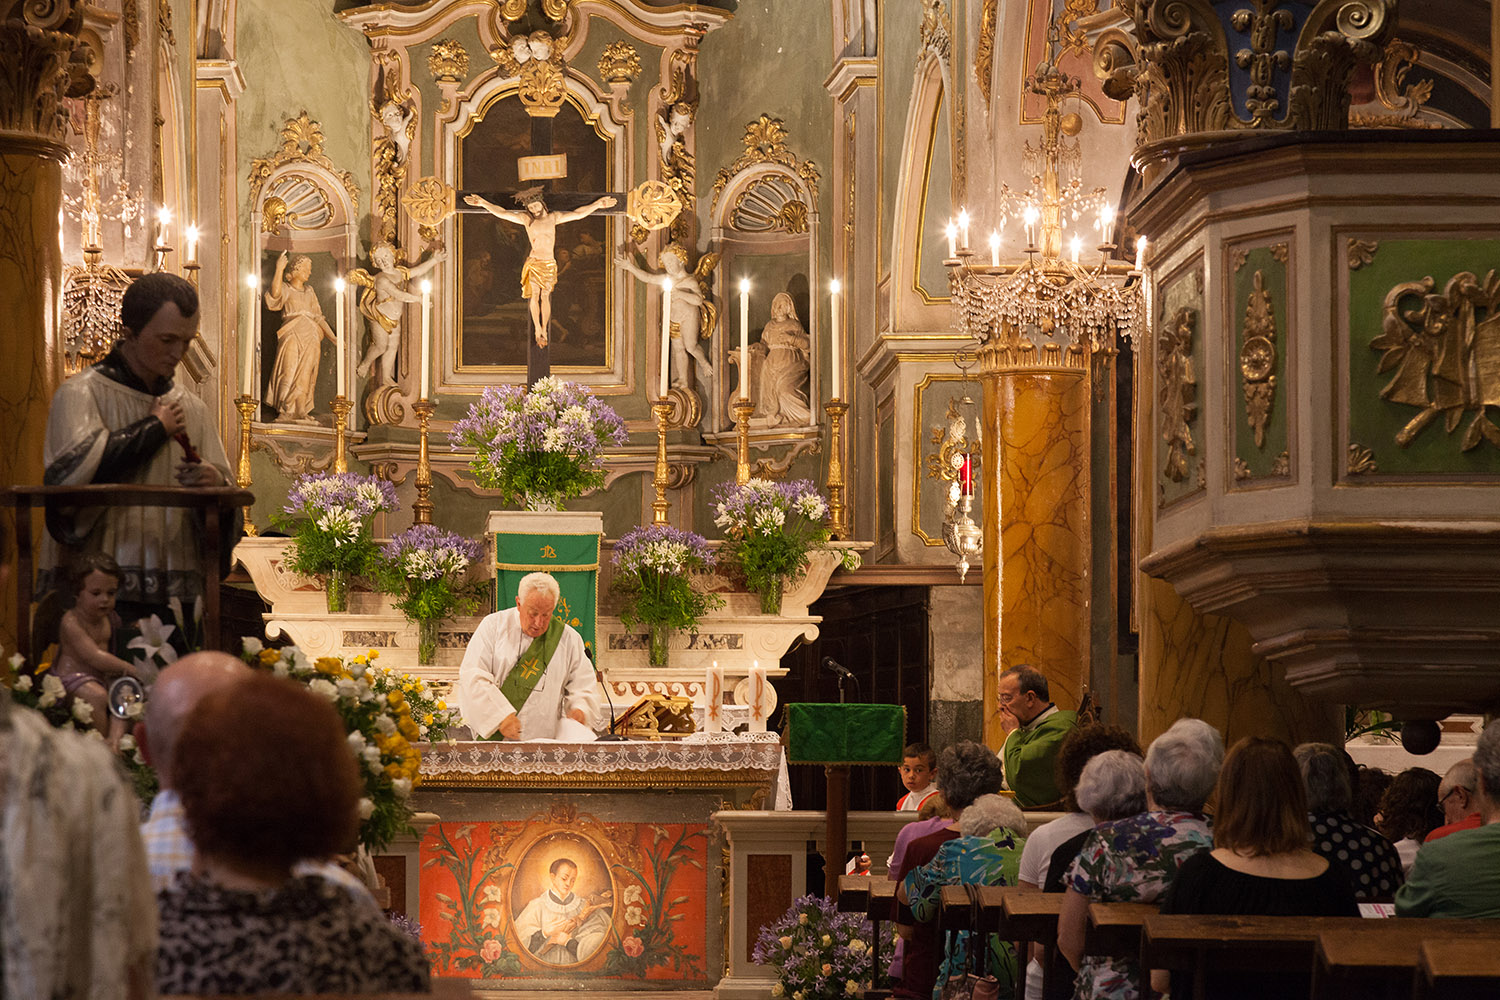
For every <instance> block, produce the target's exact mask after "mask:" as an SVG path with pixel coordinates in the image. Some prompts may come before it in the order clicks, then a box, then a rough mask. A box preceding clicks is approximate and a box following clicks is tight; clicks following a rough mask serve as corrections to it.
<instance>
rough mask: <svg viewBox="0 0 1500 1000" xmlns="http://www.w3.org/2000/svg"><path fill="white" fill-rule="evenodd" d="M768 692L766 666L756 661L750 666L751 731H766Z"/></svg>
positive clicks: (768, 711)
mask: <svg viewBox="0 0 1500 1000" xmlns="http://www.w3.org/2000/svg"><path fill="white" fill-rule="evenodd" d="M770 694H771V692H770V691H769V690H768V689H767V684H766V668H765V667H762V666H760V664H759V663H756V664H755V665H754V666H752V667H751V668H750V726H749V729H750V731H751V732H752V733H763V732H765V731H766V720H767V718H768V717H769V716H770V714H771V704H770V702H771V699H770Z"/></svg>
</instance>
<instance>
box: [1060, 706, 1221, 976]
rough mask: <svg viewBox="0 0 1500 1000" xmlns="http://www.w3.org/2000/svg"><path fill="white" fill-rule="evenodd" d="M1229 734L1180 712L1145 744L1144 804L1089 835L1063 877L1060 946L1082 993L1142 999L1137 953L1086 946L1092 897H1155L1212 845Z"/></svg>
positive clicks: (1130, 900) (1123, 899) (1114, 900)
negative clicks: (1110, 954) (1214, 797)
mask: <svg viewBox="0 0 1500 1000" xmlns="http://www.w3.org/2000/svg"><path fill="white" fill-rule="evenodd" d="M1223 762H1224V740H1223V738H1222V737H1221V736H1220V735H1219V732H1218V730H1216V729H1214V728H1213V727H1212V726H1210V725H1209V724H1208V723H1206V722H1203V721H1202V720H1199V719H1179V720H1178V721H1177V722H1175V723H1173V724H1172V727H1171V728H1170V729H1168V730H1167V731H1166V732H1164V733H1162V734H1161V735H1160V736H1158V737H1157V738H1156V739H1155V740H1154V741H1152V743H1151V746H1150V748H1149V749H1148V750H1147V751H1146V767H1145V771H1146V806H1147V810H1146V812H1143V813H1140V814H1139V815H1136V816H1131V817H1129V818H1127V819H1121V820H1116V821H1114V822H1112V823H1106V824H1104V825H1103V826H1100V827H1098V828H1097V829H1095V830H1094V831H1093V832H1092V833H1091V834H1089V836H1088V837H1087V839H1085V840H1084V842H1083V848H1082V850H1080V851H1079V854H1078V857H1077V859H1075V860H1074V862H1073V864H1072V866H1071V867H1070V868H1069V869H1068V873H1067V875H1066V877H1065V878H1064V883H1065V885H1066V886H1067V895H1066V897H1065V898H1064V900H1063V909H1062V914H1061V916H1060V917H1059V918H1058V922H1057V946H1058V949H1059V950H1060V951H1061V952H1062V953H1063V955H1064V957H1066V958H1067V960H1068V961H1069V963H1071V964H1072V965H1073V967H1074V968H1075V969H1077V970H1078V977H1077V979H1076V980H1075V981H1074V990H1075V992H1074V995H1075V996H1076V997H1077V998H1078V1000H1096V998H1108V1000H1136V998H1137V997H1139V996H1140V981H1141V969H1140V964H1139V963H1138V962H1137V961H1135V960H1134V959H1124V958H1103V957H1100V956H1094V955H1091V956H1088V957H1085V956H1084V954H1083V938H1084V930H1085V928H1086V926H1087V923H1088V907H1089V904H1090V903H1154V902H1156V901H1157V900H1159V899H1160V898H1161V897H1162V896H1163V895H1164V894H1165V893H1166V891H1167V887H1168V886H1170V885H1171V884H1172V878H1173V877H1174V876H1175V875H1176V874H1177V869H1178V867H1179V866H1180V865H1181V864H1182V862H1183V861H1184V860H1186V859H1187V858H1189V857H1191V856H1193V855H1194V854H1197V853H1198V852H1200V851H1206V850H1210V849H1211V848H1212V847H1213V830H1212V828H1211V827H1210V825H1209V822H1208V819H1207V818H1206V817H1205V816H1204V815H1203V807H1204V804H1205V803H1206V802H1207V801H1208V797H1209V795H1211V794H1212V793H1213V790H1214V785H1215V784H1216V783H1217V782H1218V780H1219V766H1220V765H1221V764H1222V763H1223Z"/></svg>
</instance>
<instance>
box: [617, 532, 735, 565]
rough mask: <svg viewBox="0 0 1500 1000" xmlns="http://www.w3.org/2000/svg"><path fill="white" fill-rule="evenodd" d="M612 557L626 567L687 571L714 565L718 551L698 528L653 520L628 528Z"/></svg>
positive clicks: (618, 563)
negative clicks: (716, 551)
mask: <svg viewBox="0 0 1500 1000" xmlns="http://www.w3.org/2000/svg"><path fill="white" fill-rule="evenodd" d="M612 561H613V562H614V564H615V565H616V566H617V567H619V568H620V569H622V570H625V571H630V570H642V569H652V570H656V571H657V572H658V573H686V572H688V571H690V570H703V569H708V568H709V567H711V566H713V564H714V551H713V549H712V548H711V547H710V546H709V544H708V539H706V538H704V537H703V536H702V535H700V534H698V533H696V532H692V531H684V530H682V529H681V528H674V527H672V526H671V525H669V524H650V525H645V526H643V527H640V528H635V529H633V530H632V531H629V532H627V533H626V534H625V536H624V537H623V538H621V539H620V540H619V541H618V542H616V543H615V553H614V556H613V558H612Z"/></svg>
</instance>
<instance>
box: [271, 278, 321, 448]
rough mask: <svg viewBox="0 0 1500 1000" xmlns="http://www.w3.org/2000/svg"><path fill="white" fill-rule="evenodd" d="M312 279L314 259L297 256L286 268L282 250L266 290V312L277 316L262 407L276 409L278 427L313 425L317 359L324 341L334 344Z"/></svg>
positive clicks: (314, 421)
mask: <svg viewBox="0 0 1500 1000" xmlns="http://www.w3.org/2000/svg"><path fill="white" fill-rule="evenodd" d="M311 277H312V258H310V257H306V256H303V255H302V254H298V255H297V256H296V257H293V258H291V262H290V264H288V261H287V252H286V251H285V250H283V251H281V256H279V257H277V258H276V270H275V273H274V274H273V276H272V278H271V287H270V288H268V289H266V296H265V298H266V308H267V309H270V310H271V311H272V312H279V313H281V326H280V327H278V328H277V330H276V363H275V366H274V367H273V368H272V369H271V384H270V386H269V387H268V388H267V390H266V404H267V405H268V406H274V407H275V408H276V419H277V421H278V422H281V423H290V424H313V423H317V421H316V420H314V419H313V417H312V408H313V390H314V388H316V386H317V381H318V359H319V354H320V351H321V348H322V341H323V338H325V337H326V338H327V339H329V340H333V339H334V333H333V328H332V327H330V326H329V325H328V320H326V319H324V318H323V306H322V304H321V303H320V302H318V293H317V292H316V291H314V290H313V289H312V288H311V287H310V286H309V285H308V283H307V282H308V279H309V278H311Z"/></svg>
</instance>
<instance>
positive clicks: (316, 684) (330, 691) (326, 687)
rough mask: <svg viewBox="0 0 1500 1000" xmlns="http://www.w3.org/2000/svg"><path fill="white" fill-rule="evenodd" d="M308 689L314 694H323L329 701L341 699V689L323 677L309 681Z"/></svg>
mask: <svg viewBox="0 0 1500 1000" xmlns="http://www.w3.org/2000/svg"><path fill="white" fill-rule="evenodd" d="M307 689H308V690H309V691H311V692H312V693H313V694H317V695H322V696H323V697H324V698H327V699H328V700H329V701H338V699H339V689H338V688H336V687H334V686H333V682H332V681H327V680H324V679H323V678H321V677H318V678H315V679H314V680H311V681H308V682H307Z"/></svg>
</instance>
